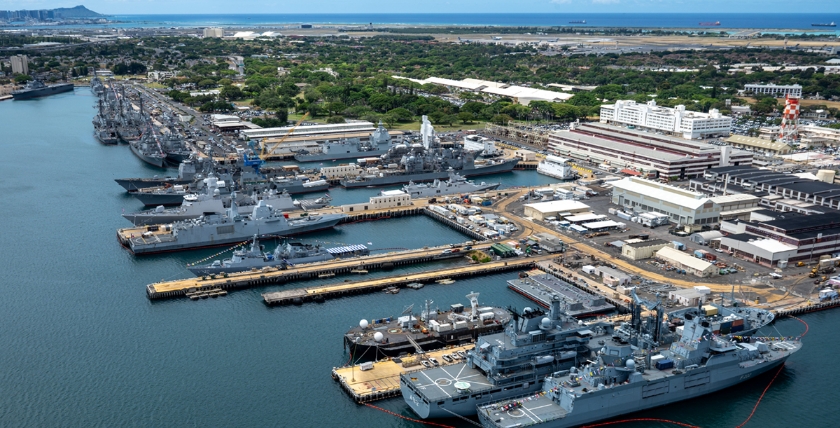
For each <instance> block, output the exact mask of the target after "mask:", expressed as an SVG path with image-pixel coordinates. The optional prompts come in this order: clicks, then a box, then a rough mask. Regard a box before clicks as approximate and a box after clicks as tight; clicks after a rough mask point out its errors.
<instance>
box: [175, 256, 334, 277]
mask: <svg viewBox="0 0 840 428" xmlns="http://www.w3.org/2000/svg"><path fill="white" fill-rule="evenodd" d="M333 259H334V257H333V256H332V255H331V254H329V253H325V254H319V255H317V256H309V257H298V258H294V259H287V260H282V259H281V260H271V261H263V262H261V263H254V264H250V265H244V264H243V265H235V266H209V265H208V266H193V267H188V268H187V270H189V271H190V272H192V273H193V275H195V276H203V275H218V274H220V273H235V272H244V271H247V270H251V269H262V268H265V267H285V266H291V265H296V264H303V263H315V262H325V261H328V260H333Z"/></svg>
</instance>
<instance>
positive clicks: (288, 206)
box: [122, 198, 300, 226]
mask: <svg viewBox="0 0 840 428" xmlns="http://www.w3.org/2000/svg"><path fill="white" fill-rule="evenodd" d="M266 202H267V203H268V204H269V205H271V207H272V208H274V209H275V210H278V211H295V210H299V209H300V208H299V207H298V206H297V205H295V204H294V202H293V201H292V200H291V198H285V199H284V200H278V199H268V200H266ZM228 203H230V200H229V198H228ZM221 205H222V204H219V205H218V206H217V209H215V211H219V212H221V211H223V210H224V209H223V208H218V207H220V206H221ZM238 208H239V209H238V212H239V215H242V216H244V215H247V214H249V213H250V212H251V210H253V208H254V205H253V204H251V205H238ZM205 211H207V212H212V211H214V210H213V209H207V208H202V207H200V209H179V208H170V209H168V210H165V211H163V212H156V211H155V210H149V211H140V212H136V213H131V214H123V215H122V216H123V218H125V219H126V220H128V221H130V222H132V223H133V224H134V225H135V226H149V225H155V224H167V223H174V222H176V221H183V220H190V219H194V218H199V217H201V215H202V214H203V213H204V212H205Z"/></svg>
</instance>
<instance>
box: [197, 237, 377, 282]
mask: <svg viewBox="0 0 840 428" xmlns="http://www.w3.org/2000/svg"><path fill="white" fill-rule="evenodd" d="M368 254H370V252H369V251H368V249H367V247H365V246H364V245H350V246H346V247H337V248H324V247H322V246H320V245H311V244H302V243H299V242H284V243H282V244H280V245H278V246H277V248H275V249H274V252H271V253H266V252H263V251H262V246H261V245H259V239H258V238H257V237H256V236H254V237H253V239H252V240H251V247H250V248H249V249H244V248H243V249H240V250H236V251H234V252H233V256H232V257H231V258H229V259H224V260H215V261H213V262H212V263H210V264H206V265H188V266H187V269H188V270H189V271H190V272H192V273H193V274H195V275H196V276H203V275H216V274H220V273H233V272H243V271H246V270H253V269H257V270H259V269H262V268H267V267H277V268H280V269H287V268H288V267H289V266H295V265H298V264H303V263H314V262H323V261H328V260H333V259H335V258H336V257H348V256H366V255H368Z"/></svg>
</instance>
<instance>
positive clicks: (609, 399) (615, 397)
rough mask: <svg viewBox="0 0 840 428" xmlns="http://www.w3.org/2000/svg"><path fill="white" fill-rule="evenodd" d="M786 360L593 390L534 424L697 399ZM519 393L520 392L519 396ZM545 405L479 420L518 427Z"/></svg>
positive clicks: (559, 424)
mask: <svg viewBox="0 0 840 428" xmlns="http://www.w3.org/2000/svg"><path fill="white" fill-rule="evenodd" d="M785 360H787V357H783V358H780V359H777V360H774V361H767V362H765V363H763V364H756V365H752V366H748V367H740V366H739V364H738V362H737V361H735V362H734V364H732V365H731V366H730V367H728V368H725V369H716V370H714V371H710V370H708V369H694V370H690V371H688V372H686V373H684V374H682V375H676V376H672V377H670V378H669V380H664V382H662V381H660V383H664V384H666V385H669V388H665V389H664V390H663V391H664V392H661V391H657V393H655V394H654V393H653V392H652V388H651V384H653V382H640V383H638V384H635V385H634V384H629V385H626V386H622V388H621V391H618V390H616V389H615V388H605V389H603V390H598V391H590V392H588V393H586V394H582V395H581V396H579V397H577V398H575V400H574V407H573V410H572V411H571V412H566V411H565V410H564V409H563V408H561V407H560V406H557V409H553V410H555V412H554V413H553V414H551V415H542V414H539V413H537V414H536V416H537V417H539V418H540V419H539V420H540V421H541V423H539V424H535V426H539V427H544V428H567V427H576V426H581V425H584V424H589V423H592V422H595V421H600V420H604V419H609V418H613V417H617V416H622V415H627V414H629V413H634V412H638V411H642V410H647V409H651V408H654V407H660V406H665V405H668V404H671V403H676V402H678V401H683V400H689V399H693V398H697V397H700V396H703V395H706V394H710V393H713V392H715V391H720V390H722V389H726V388H729V387H732V386H735V385H738V384H740V383H742V382H744V381H745V380H747V379H751V378H754V377H757V376H760V375H761V374H764V373H766V372H768V371H770V370H773V369H774V368H777V367H779V366H780V365H782V364H784V362H785ZM700 379H705V380H706V381H707V382H706V383H705V384H700V385H696V383H699V382H701V381H700ZM520 395H521V394H517V396H520ZM523 398H524V397H523ZM543 398H545V397H543ZM493 401H494V402H497V401H499V400H498V399H497V398H495V397H494V399H493ZM549 401H550V400H549ZM543 404H544V403H542V399H537V400H535V401H530V402H524V403H523V405H522V407H519V408H517V409H516V410H511V411H508V412H501V411H499V412H496V413H494V412H493V411H492V410H489V409H480V410H479V411H478V419H479V421H480V422H481V424H482V426H484V427H492V428H503V427H514V426H519V423H521V418H520V417H521V416H525V415H526V414H529V415H534V413H530V410H529V408H531V407H532V406H533V407H537V406H541V405H543ZM474 413H475V412H474ZM517 416H520V417H517ZM529 420H530V419H529Z"/></svg>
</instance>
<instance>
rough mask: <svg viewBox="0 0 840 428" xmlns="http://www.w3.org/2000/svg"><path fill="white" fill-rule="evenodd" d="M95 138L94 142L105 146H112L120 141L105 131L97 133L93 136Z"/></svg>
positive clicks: (114, 135)
mask: <svg viewBox="0 0 840 428" xmlns="http://www.w3.org/2000/svg"><path fill="white" fill-rule="evenodd" d="M93 136H94V137H96V140H97V141H99V142H100V143H102V144H104V145H106V146H113V145H116V144H118V143H119V142H120V139H119V138H118V137H117V135H116V134H112V133H110V132H106V131H99V132H95V133H94V134H93Z"/></svg>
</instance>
